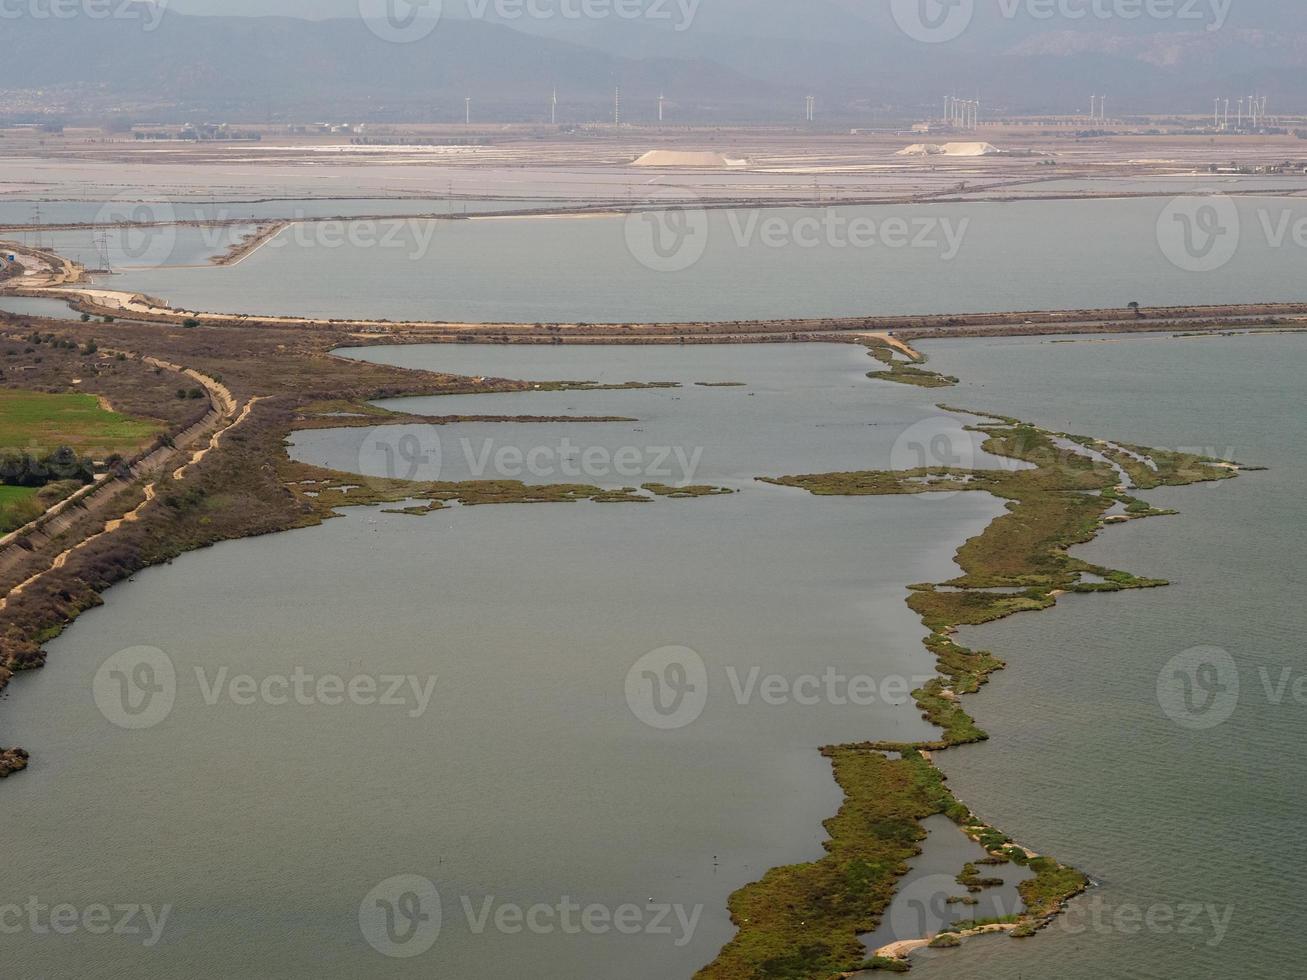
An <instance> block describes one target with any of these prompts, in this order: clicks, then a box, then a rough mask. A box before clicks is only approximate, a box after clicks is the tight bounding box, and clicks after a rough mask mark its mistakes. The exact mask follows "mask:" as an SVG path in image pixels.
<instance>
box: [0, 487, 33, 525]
mask: <svg viewBox="0 0 1307 980" xmlns="http://www.w3.org/2000/svg"><path fill="white" fill-rule="evenodd" d="M41 510H42V508H41V505H40V504H38V503H37V502H36V489H35V488H34V487H6V486H0V534H8V533H9V532H10V531H12V530H13V529H14V528H17V527H22V526H23V525H24V524H26V523H27V522H28V521H30V520H33V519H34V518H36V517H38V516H40V513H41Z"/></svg>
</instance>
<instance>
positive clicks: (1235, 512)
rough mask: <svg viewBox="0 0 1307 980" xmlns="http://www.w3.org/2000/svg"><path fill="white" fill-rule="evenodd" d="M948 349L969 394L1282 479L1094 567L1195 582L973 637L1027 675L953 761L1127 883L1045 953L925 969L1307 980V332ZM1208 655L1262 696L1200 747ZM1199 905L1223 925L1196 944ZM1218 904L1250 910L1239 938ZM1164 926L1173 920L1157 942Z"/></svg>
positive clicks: (980, 401)
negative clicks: (1190, 702) (985, 738)
mask: <svg viewBox="0 0 1307 980" xmlns="http://www.w3.org/2000/svg"><path fill="white" fill-rule="evenodd" d="M925 346H926V349H927V350H928V351H929V352H930V354H931V356H932V358H933V359H934V360H933V363H932V366H933V367H936V368H938V369H940V370H943V371H946V372H948V373H953V374H957V375H959V376H961V377H962V378H963V379H964V384H963V386H962V388H961V389H959V390H958V391H956V392H954V393H952V394H951V395H950V398H949V401H950V402H952V403H955V404H963V405H967V406H969V407H971V406H975V407H981V408H991V409H996V410H1002V411H1004V412H1009V413H1012V414H1015V415H1018V416H1021V417H1023V418H1028V419H1031V420H1032V421H1035V422H1038V423H1040V424H1042V425H1046V426H1052V427H1056V428H1058V429H1063V430H1069V431H1078V432H1093V433H1095V434H1106V435H1112V436H1115V437H1118V438H1121V439H1125V440H1127V441H1131V442H1136V443H1142V444H1144V445H1156V446H1167V447H1173V448H1177V449H1179V448H1190V449H1199V448H1202V447H1205V449H1204V450H1203V451H1205V452H1207V453H1208V454H1211V455H1218V456H1222V457H1227V458H1233V459H1238V460H1241V461H1243V462H1246V463H1249V464H1263V465H1266V466H1269V467H1271V469H1270V471H1269V472H1266V473H1250V474H1247V475H1245V476H1244V477H1241V478H1240V479H1238V480H1235V481H1231V482H1225V483H1220V484H1213V485H1201V486H1197V487H1190V488H1183V489H1174V490H1167V491H1158V492H1153V493H1150V494H1147V496H1148V497H1149V499H1150V500H1152V501H1154V502H1155V503H1157V504H1159V505H1161V506H1171V507H1175V508H1177V509H1179V510H1180V511H1182V515H1181V516H1179V517H1175V518H1159V519H1156V520H1151V521H1144V522H1141V523H1138V524H1134V525H1127V526H1125V527H1122V528H1116V529H1112V530H1109V531H1108V532H1107V533H1106V534H1104V535H1103V536H1101V537H1100V538H1099V539H1098V540H1096V541H1095V542H1094V543H1092V544H1091V545H1089V546H1087V547H1084V548H1079V549H1077V550H1076V552H1075V553H1076V554H1078V555H1080V556H1082V557H1084V558H1086V559H1087V560H1090V561H1094V562H1099V563H1102V564H1105V565H1108V566H1109V567H1117V568H1124V569H1128V570H1131V571H1134V572H1138V573H1141V574H1144V575H1151V576H1158V577H1162V578H1167V579H1170V580H1172V582H1173V583H1174V584H1173V585H1172V586H1171V588H1168V589H1160V590H1157V591H1150V592H1139V593H1125V594H1121V595H1116V596H1097V597H1095V596H1070V597H1067V598H1065V599H1063V600H1062V601H1061V602H1060V603H1059V605H1058V607H1057V608H1056V609H1055V610H1050V611H1048V612H1045V613H1040V614H1039V615H1036V616H1029V617H1017V618H1015V619H1011V620H1007V621H1005V622H1002V623H998V624H994V625H991V626H988V627H984V628H981V629H974V630H967V631H965V634H966V635H964V637H963V642H968V643H970V644H972V645H980V646H983V647H986V648H989V649H994V650H997V651H1000V654H1001V655H1002V656H1004V657H1005V658H1006V659H1007V660H1008V661H1009V663H1010V667H1009V669H1008V670H1007V671H1005V672H1003V673H1001V674H999V675H997V676H996V678H995V680H994V682H993V683H992V684H991V685H990V686H989V687H988V688H987V689H986V690H985V692H984V693H982V694H981V695H979V696H978V699H977V700H976V701H974V702H973V704H974V705H975V708H974V713H975V714H976V716H977V717H978V718H979V719H980V721H981V723H982V724H983V725H984V727H985V728H986V729H987V730H988V731H989V732H990V734H991V735H992V736H993V739H994V741H993V742H991V743H989V744H988V745H986V746H983V747H978V748H965V749H959V750H957V751H955V752H949V753H945V754H943V755H942V756H941V762H942V765H943V767H944V769H945V770H946V771H947V772H948V773H949V775H950V776H951V777H952V778H951V782H952V785H953V788H954V790H955V791H956V792H958V793H959V794H961V795H962V796H963V797H964V798H965V799H967V801H968V802H969V803H970V804H971V805H972V806H973V807H974V808H975V809H976V810H977V811H978V812H979V813H982V814H983V815H984V816H985V817H986V818H987V819H989V820H992V821H994V822H995V823H997V824H998V825H999V826H1001V827H1003V828H1004V830H1005V831H1007V832H1009V833H1011V834H1013V835H1014V836H1016V837H1017V838H1018V839H1020V840H1022V841H1023V842H1024V843H1026V844H1027V845H1029V846H1032V847H1034V848H1036V849H1040V850H1046V851H1048V852H1049V853H1054V854H1056V855H1057V856H1058V857H1060V858H1062V859H1063V860H1066V861H1070V862H1072V863H1074V864H1076V865H1077V866H1078V867H1080V868H1082V869H1084V870H1085V871H1087V872H1088V873H1089V874H1091V875H1092V876H1094V877H1095V878H1097V879H1100V880H1101V881H1102V883H1103V884H1102V887H1101V888H1099V889H1097V890H1096V891H1095V892H1094V893H1093V894H1092V896H1091V897H1090V899H1088V900H1084V901H1081V902H1079V903H1077V909H1078V913H1077V915H1076V916H1074V917H1071V918H1069V919H1067V920H1065V922H1064V923H1061V924H1059V925H1058V926H1055V927H1054V928H1053V929H1051V930H1050V931H1049V932H1048V933H1046V934H1045V935H1044V936H1042V937H1041V938H1040V939H1039V940H1038V941H1036V942H1034V943H1020V942H1009V941H1007V940H1001V939H1000V940H990V941H984V942H980V943H976V944H974V945H973V946H972V947H970V948H968V949H966V950H965V951H963V952H962V953H961V954H960V955H955V954H952V953H949V954H945V955H941V956H938V957H935V958H934V959H932V960H931V961H929V962H923V963H921V964H920V966H919V968H918V969H919V970H920V973H921V975H922V976H923V977H928V978H932V980H936V978H937V980H945V978H956V977H959V976H968V977H971V976H983V977H992V978H997V980H1017V978H1019V977H1032V976H1048V975H1056V976H1058V977H1062V978H1071V980H1091V978H1099V977H1104V976H1128V977H1141V978H1149V980H1154V978H1155V980H1163V978H1166V980H1169V978H1173V977H1180V976H1191V977H1217V978H1231V980H1234V978H1245V977H1265V978H1278V977H1289V976H1297V975H1299V974H1300V973H1301V966H1300V964H1301V963H1302V961H1303V958H1304V956H1307V943H1304V940H1303V938H1302V931H1301V929H1299V928H1298V925H1297V914H1296V910H1297V906H1298V895H1299V894H1300V892H1301V884H1300V882H1299V879H1298V872H1297V869H1298V868H1299V867H1301V866H1302V864H1303V863H1304V861H1307V846H1304V843H1303V836H1302V829H1301V819H1300V814H1301V810H1302V806H1303V803H1304V802H1307V796H1305V795H1304V790H1303V787H1304V785H1307V763H1304V760H1303V756H1302V753H1300V752H1298V751H1296V749H1295V748H1294V747H1295V746H1297V745H1298V744H1300V743H1301V741H1302V737H1303V732H1304V724H1305V722H1307V705H1304V704H1302V703H1300V702H1298V701H1295V700H1294V699H1293V698H1292V696H1289V695H1286V696H1285V697H1284V698H1282V699H1278V698H1277V697H1276V696H1275V695H1274V694H1273V693H1272V694H1268V692H1267V689H1266V685H1265V681H1264V676H1266V677H1269V678H1271V680H1272V691H1274V690H1275V689H1276V688H1277V687H1278V685H1279V684H1280V682H1281V680H1282V679H1283V678H1284V677H1285V676H1288V677H1289V678H1291V679H1297V678H1300V677H1302V676H1303V675H1304V674H1307V655H1304V653H1303V651H1302V645H1301V644H1300V643H1298V642H1297V640H1296V639H1295V638H1296V637H1298V636H1300V635H1301V634H1302V632H1303V630H1304V629H1307V613H1304V609H1303V605H1302V603H1301V602H1300V601H1299V599H1298V597H1299V596H1301V595H1302V593H1303V590H1304V588H1305V587H1307V576H1305V575H1304V566H1303V561H1302V555H1303V554H1304V552H1305V551H1307V520H1305V519H1304V513H1303V503H1302V492H1301V488H1302V486H1303V481H1304V480H1307V462H1305V461H1304V456H1303V447H1304V446H1307V393H1305V392H1304V388H1303V385H1302V381H1301V374H1302V365H1303V363H1304V358H1307V336H1301V335H1300V336H1292V337H1257V336H1252V337H1244V338H1231V339H1224V338H1221V339H1199V340H1193V341H1190V340H1170V339H1130V340H1125V341H1122V340H1119V339H1118V340H1109V341H1107V342H1092V341H1091V342H1077V343H1071V344H1062V343H1049V342H1047V341H1043V340H1000V341H985V342H976V343H962V342H949V343H943V342H941V343H931V344H928V345H925ZM1195 647H1216V648H1220V649H1223V650H1225V651H1227V652H1228V653H1229V654H1230V655H1231V656H1232V657H1233V658H1234V660H1235V663H1236V664H1237V667H1238V673H1239V677H1240V681H1241V684H1240V695H1239V699H1238V702H1237V707H1236V709H1235V710H1234V712H1233V714H1232V716H1231V717H1230V718H1229V720H1228V721H1226V722H1225V723H1224V724H1220V725H1216V726H1215V727H1212V728H1209V729H1204V730H1199V731H1191V730H1187V729H1185V728H1182V727H1179V726H1178V725H1177V724H1175V723H1174V722H1172V721H1171V720H1170V719H1169V718H1168V717H1167V715H1166V714H1164V713H1163V711H1162V710H1161V708H1160V707H1159V703H1158V697H1157V693H1156V692H1157V683H1158V675H1159V673H1160V672H1161V671H1162V670H1163V669H1164V667H1165V666H1166V665H1167V663H1168V661H1170V660H1171V658H1173V657H1175V656H1176V655H1177V654H1180V653H1182V652H1183V651H1186V650H1189V649H1191V648H1195ZM1263 672H1265V674H1264V673H1263ZM1277 700H1278V701H1279V703H1276V701H1277ZM1194 906H1201V907H1204V912H1203V914H1202V916H1201V917H1200V918H1199V919H1198V920H1197V925H1198V926H1199V928H1198V929H1197V931H1194V932H1188V931H1186V932H1185V933H1184V934H1180V933H1179V931H1178V924H1179V922H1180V918H1179V917H1180V916H1187V915H1188V914H1189V912H1190V910H1191V908H1192V907H1194ZM1207 907H1210V908H1212V909H1215V910H1216V911H1217V917H1218V918H1222V919H1223V918H1224V917H1225V916H1227V915H1228V916H1229V919H1228V929H1227V930H1226V931H1225V932H1221V931H1220V930H1219V929H1218V928H1216V927H1214V926H1213V925H1212V924H1211V919H1210V918H1209V915H1208V912H1207V910H1206V909H1207ZM1149 910H1154V911H1153V915H1152V919H1151V921H1152V922H1153V927H1152V928H1147V927H1145V928H1137V927H1136V926H1135V922H1136V921H1138V919H1137V917H1136V913H1145V912H1148V911H1149ZM1172 910H1173V911H1174V912H1175V915H1176V916H1177V918H1176V919H1175V920H1174V921H1175V923H1176V924H1175V925H1168V922H1167V920H1166V914H1167V912H1168V911H1172ZM1118 915H1120V916H1121V918H1120V920H1118V919H1117V918H1116V917H1117V916H1118ZM1118 921H1119V922H1120V923H1121V924H1120V925H1118V924H1117V923H1118ZM914 972H916V971H914Z"/></svg>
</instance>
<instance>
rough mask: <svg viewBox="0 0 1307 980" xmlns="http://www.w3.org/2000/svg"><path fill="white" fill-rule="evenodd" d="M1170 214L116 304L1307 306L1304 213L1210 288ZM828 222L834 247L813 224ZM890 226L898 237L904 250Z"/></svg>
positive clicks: (759, 229) (621, 316)
mask: <svg viewBox="0 0 1307 980" xmlns="http://www.w3.org/2000/svg"><path fill="white" fill-rule="evenodd" d="M1167 206H1168V200H1167V199H1165V198H1149V199H1124V200H1103V201H1047V202H1020V201H1018V202H1011V203H966V204H935V205H901V206H900V205H885V206H876V207H861V208H835V209H828V210H825V211H823V210H821V209H815V210H814V209H798V210H796V209H784V208H782V209H769V210H761V211H731V212H726V211H710V212H708V213H707V215H706V217H703V218H702V222H703V224H702V225H700V224H699V223H698V222H699V219H695V218H690V219H687V220H688V221H689V222H690V223H689V224H687V225H684V226H679V225H677V227H675V228H664V229H662V231H661V233H660V236H659V242H660V249H659V250H655V249H654V247H653V239H652V237H651V230H650V226H649V224H648V216H644V217H641V216H638V215H637V216H633V217H587V218H583V219H576V218H509V219H487V220H478V221H469V222H448V223H446V222H441V223H434V224H433V225H429V226H425V227H423V226H422V225H421V223H419V225H418V226H408V225H406V226H405V227H404V228H402V229H400V231H399V233H398V234H397V235H395V236H394V237H393V238H391V239H390V240H389V241H388V242H387V243H386V244H385V245H384V246H383V245H381V244H380V243H379V242H378V243H376V244H373V245H368V244H367V243H364V244H363V245H361V246H357V247H354V246H348V245H340V244H338V243H327V242H320V241H317V240H314V239H312V238H308V239H305V238H303V237H302V236H301V237H294V236H296V234H297V233H295V232H294V231H293V230H291V231H287V232H285V233H283V239H282V241H281V242H280V243H278V242H273V243H270V244H271V245H278V244H279V247H269V248H264V249H261V250H260V251H259V252H258V253H256V254H255V255H253V256H251V257H250V259H249V261H246V262H242V263H241V264H240V265H237V266H233V267H226V268H221V269H176V270H154V271H139V272H136V273H133V274H131V275H127V276H123V277H120V278H118V279H116V280H115V281H114V285H115V286H117V287H118V288H123V289H133V290H139V291H142V292H146V293H149V294H150V295H155V296H162V297H164V298H166V299H168V300H169V301H170V302H172V303H173V304H174V305H177V306H180V307H183V308H186V309H194V310H232V311H236V312H241V313H265V314H289V315H307V316H318V317H341V318H344V317H354V318H384V319H391V320H405V319H409V320H450V321H456V322H457V321H468V322H496V321H518V322H526V323H535V322H541V321H545V322H572V321H576V320H580V321H587V322H616V323H622V322H629V321H651V320H662V321H671V320H735V319H757V318H761V319H776V318H784V317H805V316H844V315H865V314H870V313H879V314H918V313H919V314H929V313H948V312H955V311H958V310H972V311H1004V310H1030V309H1080V308H1088V307H1094V308H1098V307H1111V306H1119V307H1125V306H1126V305H1127V304H1129V303H1131V302H1139V303H1142V304H1144V305H1145V306H1165V305H1178V304H1183V303H1219V302H1263V301H1268V300H1284V301H1288V300H1303V299H1307V288H1305V287H1304V286H1303V285H1302V284H1303V282H1304V281H1307V280H1305V279H1304V277H1303V275H1302V273H1303V271H1304V268H1307V251H1305V250H1304V249H1302V248H1300V247H1298V246H1296V245H1294V244H1293V241H1294V238H1293V235H1292V228H1293V226H1294V222H1295V221H1298V220H1300V219H1302V218H1304V217H1307V200H1303V199H1297V198H1273V197H1267V198H1238V199H1233V202H1232V203H1230V204H1229V207H1230V208H1233V209H1235V210H1236V211H1237V213H1238V215H1239V221H1240V228H1241V235H1242V238H1241V239H1240V246H1239V248H1238V249H1237V250H1235V251H1234V254H1233V257H1232V258H1231V260H1230V261H1229V262H1228V264H1225V265H1224V266H1222V267H1221V268H1219V269H1216V270H1215V271H1212V269H1211V268H1210V267H1208V266H1200V267H1199V268H1200V269H1202V271H1189V269H1186V268H1184V267H1182V266H1181V265H1178V264H1176V263H1175V262H1173V261H1172V259H1171V258H1168V256H1167V253H1166V252H1164V251H1163V248H1162V246H1161V245H1159V235H1158V226H1159V221H1160V222H1161V223H1162V224H1163V225H1164V226H1165V227H1167V228H1169V229H1176V228H1178V227H1180V226H1179V225H1177V224H1176V223H1175V221H1174V220H1170V219H1169V218H1168V219H1164V211H1165V209H1166V207H1167ZM855 218H856V219H864V220H870V221H872V222H875V231H874V233H873V234H871V235H870V236H869V238H855V237H854V235H853V234H852V233H851V232H850V231H849V230H848V227H849V226H848V225H847V222H848V221H849V220H852V219H855ZM827 219H829V220H830V221H831V222H834V223H835V224H834V227H833V228H832V229H831V230H827V228H826V226H824V225H822V226H814V225H813V224H812V223H813V222H816V221H822V222H825V221H826V220H827ZM669 220H670V219H669ZM886 222H891V224H888V225H887V224H886ZM892 222H901V223H902V224H901V225H899V226H898V230H897V231H895V227H896V226H895V225H894V224H892ZM841 223H844V224H841ZM677 228H679V231H680V232H683V234H682V233H678V231H677ZM904 229H906V234H905V233H904ZM1267 229H1269V234H1268V231H1267ZM864 234H865V232H864ZM1281 236H1283V237H1281ZM1179 241H1180V240H1179V239H1175V240H1174V241H1173V242H1171V243H1170V245H1169V248H1170V251H1171V253H1172V255H1173V256H1174V255H1175V249H1176V248H1177V247H1182V246H1181V245H1179V244H1178V243H1179ZM1273 241H1274V242H1277V243H1278V247H1273V246H1272V242H1273ZM1203 244H1204V242H1196V243H1195V246H1201V245H1203ZM1218 257H1219V255H1218ZM1179 258H1180V259H1181V261H1183V260H1184V253H1183V252H1182V253H1180V255H1179Z"/></svg>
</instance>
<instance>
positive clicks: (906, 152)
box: [897, 143, 1003, 157]
mask: <svg viewBox="0 0 1307 980" xmlns="http://www.w3.org/2000/svg"><path fill="white" fill-rule="evenodd" d="M1002 152H1003V151H1002V150H1000V149H999V148H998V147H997V146H995V145H994V144H993V143H945V144H944V145H942V146H941V145H940V144H938V143H913V144H912V145H911V146H909V147H906V148H904V149H902V150H899V152H898V154H897V155H898V156H901V157H926V156H947V157H987V156H993V155H994V154H995V153H1002Z"/></svg>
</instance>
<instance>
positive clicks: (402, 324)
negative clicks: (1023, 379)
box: [0, 223, 1307, 346]
mask: <svg viewBox="0 0 1307 980" xmlns="http://www.w3.org/2000/svg"><path fill="white" fill-rule="evenodd" d="M287 226H288V223H280V224H279V223H274V224H269V225H263V226H261V227H260V229H259V231H258V232H257V233H256V234H255V235H253V236H251V237H250V238H249V239H246V240H245V241H242V242H240V243H237V244H236V245H234V246H233V247H232V249H231V250H229V251H228V252H227V253H225V254H223V255H221V256H216V257H214V259H213V260H212V261H211V262H210V263H209V265H208V266H206V268H207V267H219V266H233V265H235V264H237V263H239V262H241V261H243V260H244V259H245V258H247V257H249V256H250V255H252V254H254V253H255V252H257V251H258V250H259V249H260V248H261V247H262V246H263V245H265V244H267V242H269V241H271V240H272V239H273V238H275V237H276V235H277V234H278V233H279V232H280V231H281V230H283V229H284V228H285V227H287ZM7 247H12V248H13V249H14V251H16V252H18V253H20V254H24V255H26V256H28V257H29V258H30V259H31V260H33V261H35V262H39V263H42V264H43V265H42V270H41V271H39V272H37V273H35V274H31V275H26V276H21V277H15V278H11V279H9V280H6V281H3V282H0V296H4V295H11V296H20V297H31V298H38V299H55V300H62V301H64V302H67V303H68V304H69V306H71V307H72V308H73V309H74V310H77V311H79V312H81V313H84V314H86V315H88V316H100V317H106V316H108V317H122V318H129V319H132V320H134V321H137V322H148V323H167V324H188V323H191V322H194V323H195V325H197V326H223V325H230V326H239V327H245V328H268V327H289V328H301V329H317V330H337V331H340V332H342V333H346V334H353V335H354V336H352V337H351V338H350V339H351V340H354V341H358V342H359V343H360V344H362V343H368V344H392V343H408V344H411V343H450V344H455V343H476V342H485V343H507V344H557V343H560V342H562V343H568V342H573V343H611V344H640V343H660V342H661V343H704V342H708V343H712V342H726V343H766V342H775V341H777V340H781V341H802V342H809V341H821V340H832V341H841V340H850V339H851V340H852V341H853V342H856V341H857V340H858V335H859V334H870V335H875V336H879V337H885V338H886V339H887V340H888V341H889V343H890V345H891V346H896V343H897V342H901V341H904V342H911V341H913V340H923V339H936V338H942V337H979V336H1048V335H1077V334H1103V333H1117V334H1130V333H1155V332H1163V331H1167V330H1177V329H1184V330H1189V331H1195V332H1199V333H1208V332H1215V331H1220V330H1229V329H1232V328H1237V327H1238V326H1239V325H1243V326H1246V327H1250V328H1270V329H1276V328H1278V329H1307V301H1303V302H1265V303H1242V304H1219V305H1188V306H1173V307H1153V308H1145V309H1140V310H1138V311H1134V310H1131V309H1124V308H1117V307H1100V308H1084V309H1071V310H1012V311H1006V312H997V313H974V312H972V313H966V312H962V313H933V314H921V315H918V314H894V315H876V314H865V315H850V316H841V317H817V318H800V319H794V318H791V319H780V320H729V321H721V320H717V321H711V320H701V321H645V322H639V323H637V322H629V323H582V322H573V323H562V322H556V323H546V322H540V323H526V322H521V321H515V322H498V323H490V322H483V323H468V322H460V321H440V320H405V321H398V320H386V319H349V318H345V319H323V318H315V317H296V316H284V315H259V314H247V313H224V312H211V311H201V310H185V309H179V308H177V307H174V306H172V305H170V304H169V303H168V302H167V301H166V300H164V299H160V298H158V297H153V296H147V295H145V294H142V293H139V292H132V291H130V290H118V289H113V288H106V287H102V286H97V285H95V284H94V283H93V282H92V278H91V276H90V274H89V273H88V272H87V270H86V269H85V268H84V267H82V266H80V265H77V264H76V263H74V262H72V261H70V260H68V259H65V258H63V257H62V256H59V255H57V254H56V253H53V252H49V251H47V250H38V249H33V248H30V247H29V246H18V245H13V246H9V245H7ZM341 346H351V345H350V344H348V343H342V344H341Z"/></svg>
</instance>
